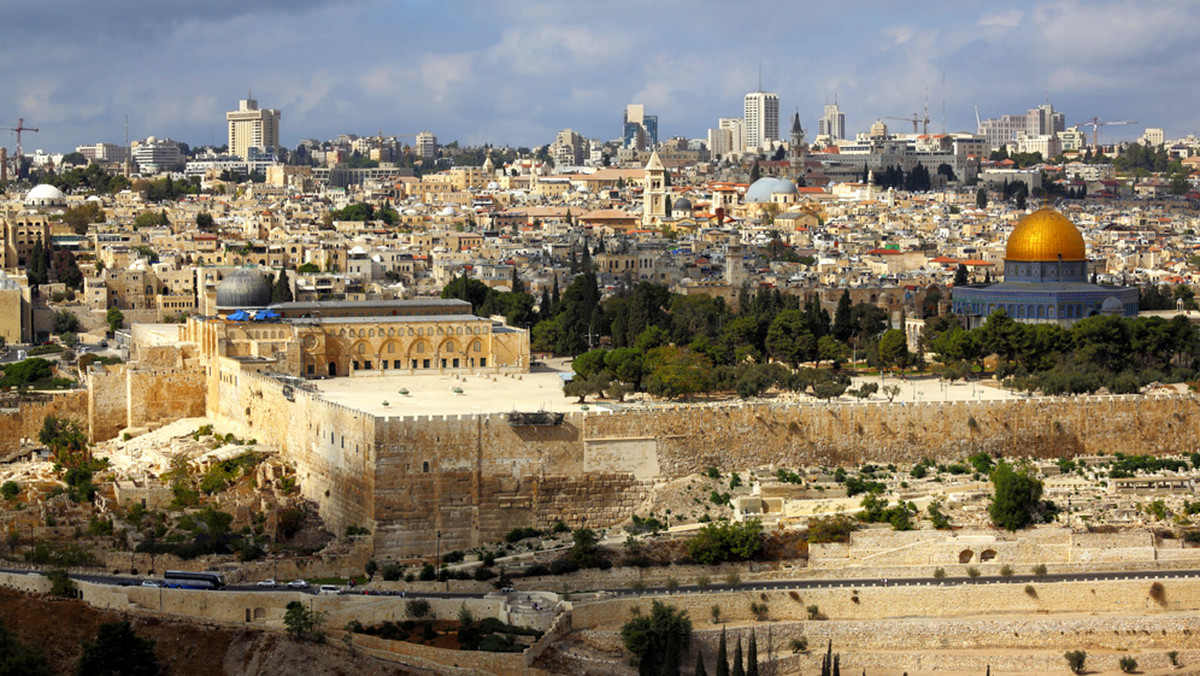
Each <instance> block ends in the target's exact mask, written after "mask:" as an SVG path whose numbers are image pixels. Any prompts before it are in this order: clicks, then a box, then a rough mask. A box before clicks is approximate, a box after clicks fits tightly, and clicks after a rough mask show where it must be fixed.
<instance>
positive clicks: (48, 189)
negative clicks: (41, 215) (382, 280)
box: [25, 183, 67, 207]
mask: <svg viewBox="0 0 1200 676" xmlns="http://www.w3.org/2000/svg"><path fill="white" fill-rule="evenodd" d="M66 203H67V196H66V195H64V194H63V191H61V190H59V189H58V188H55V187H54V186H52V185H50V184H49V183H42V184H41V185H38V186H36V187H35V188H34V189H33V190H30V191H29V194H27V195H25V204H26V206H31V207H48V206H62V205H64V204H66Z"/></svg>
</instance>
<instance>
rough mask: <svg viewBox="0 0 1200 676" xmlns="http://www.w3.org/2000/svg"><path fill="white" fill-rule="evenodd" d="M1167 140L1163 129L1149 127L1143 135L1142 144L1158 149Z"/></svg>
mask: <svg viewBox="0 0 1200 676" xmlns="http://www.w3.org/2000/svg"><path fill="white" fill-rule="evenodd" d="M1166 140H1167V133H1166V132H1165V131H1163V128H1162V127H1147V128H1146V132H1145V133H1143V134H1142V143H1146V144H1148V145H1151V146H1154V147H1156V148H1157V147H1158V146H1161V145H1162V144H1163V143H1165V142H1166Z"/></svg>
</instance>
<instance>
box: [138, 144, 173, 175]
mask: <svg viewBox="0 0 1200 676" xmlns="http://www.w3.org/2000/svg"><path fill="white" fill-rule="evenodd" d="M131 145H132V146H133V147H132V148H130V154H131V157H132V158H133V161H134V163H135V164H137V166H138V171H140V172H141V173H143V174H158V173H161V172H164V171H173V170H175V169H176V168H182V166H183V152H182V151H181V150H180V149H179V142H177V141H172V140H171V139H169V138H165V139H158V138H155V137H153V136H148V137H146V140H145V141H134V142H133V143H132V144H131Z"/></svg>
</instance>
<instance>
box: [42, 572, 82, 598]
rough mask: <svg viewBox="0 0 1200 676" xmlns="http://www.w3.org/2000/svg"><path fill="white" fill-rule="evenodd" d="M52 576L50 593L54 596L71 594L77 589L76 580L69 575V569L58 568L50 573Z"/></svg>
mask: <svg viewBox="0 0 1200 676" xmlns="http://www.w3.org/2000/svg"><path fill="white" fill-rule="evenodd" d="M46 577H48V578H50V594H51V595H53V596H70V595H71V594H72V593H74V591H75V582H73V581H72V580H71V577H70V576H69V575H67V571H65V570H63V569H61V568H56V569H54V570H52V571H50V572H48V573H46Z"/></svg>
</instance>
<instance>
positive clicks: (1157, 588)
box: [1150, 582, 1167, 606]
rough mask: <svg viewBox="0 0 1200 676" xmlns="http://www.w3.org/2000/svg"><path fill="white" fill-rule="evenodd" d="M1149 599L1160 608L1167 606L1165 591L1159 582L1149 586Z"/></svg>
mask: <svg viewBox="0 0 1200 676" xmlns="http://www.w3.org/2000/svg"><path fill="white" fill-rule="evenodd" d="M1150 598H1152V599H1154V602H1155V603H1157V604H1158V605H1160V606H1165V605H1166V604H1167V590H1166V589H1164V588H1163V584H1162V583H1161V582H1155V583H1154V584H1152V585H1150Z"/></svg>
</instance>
